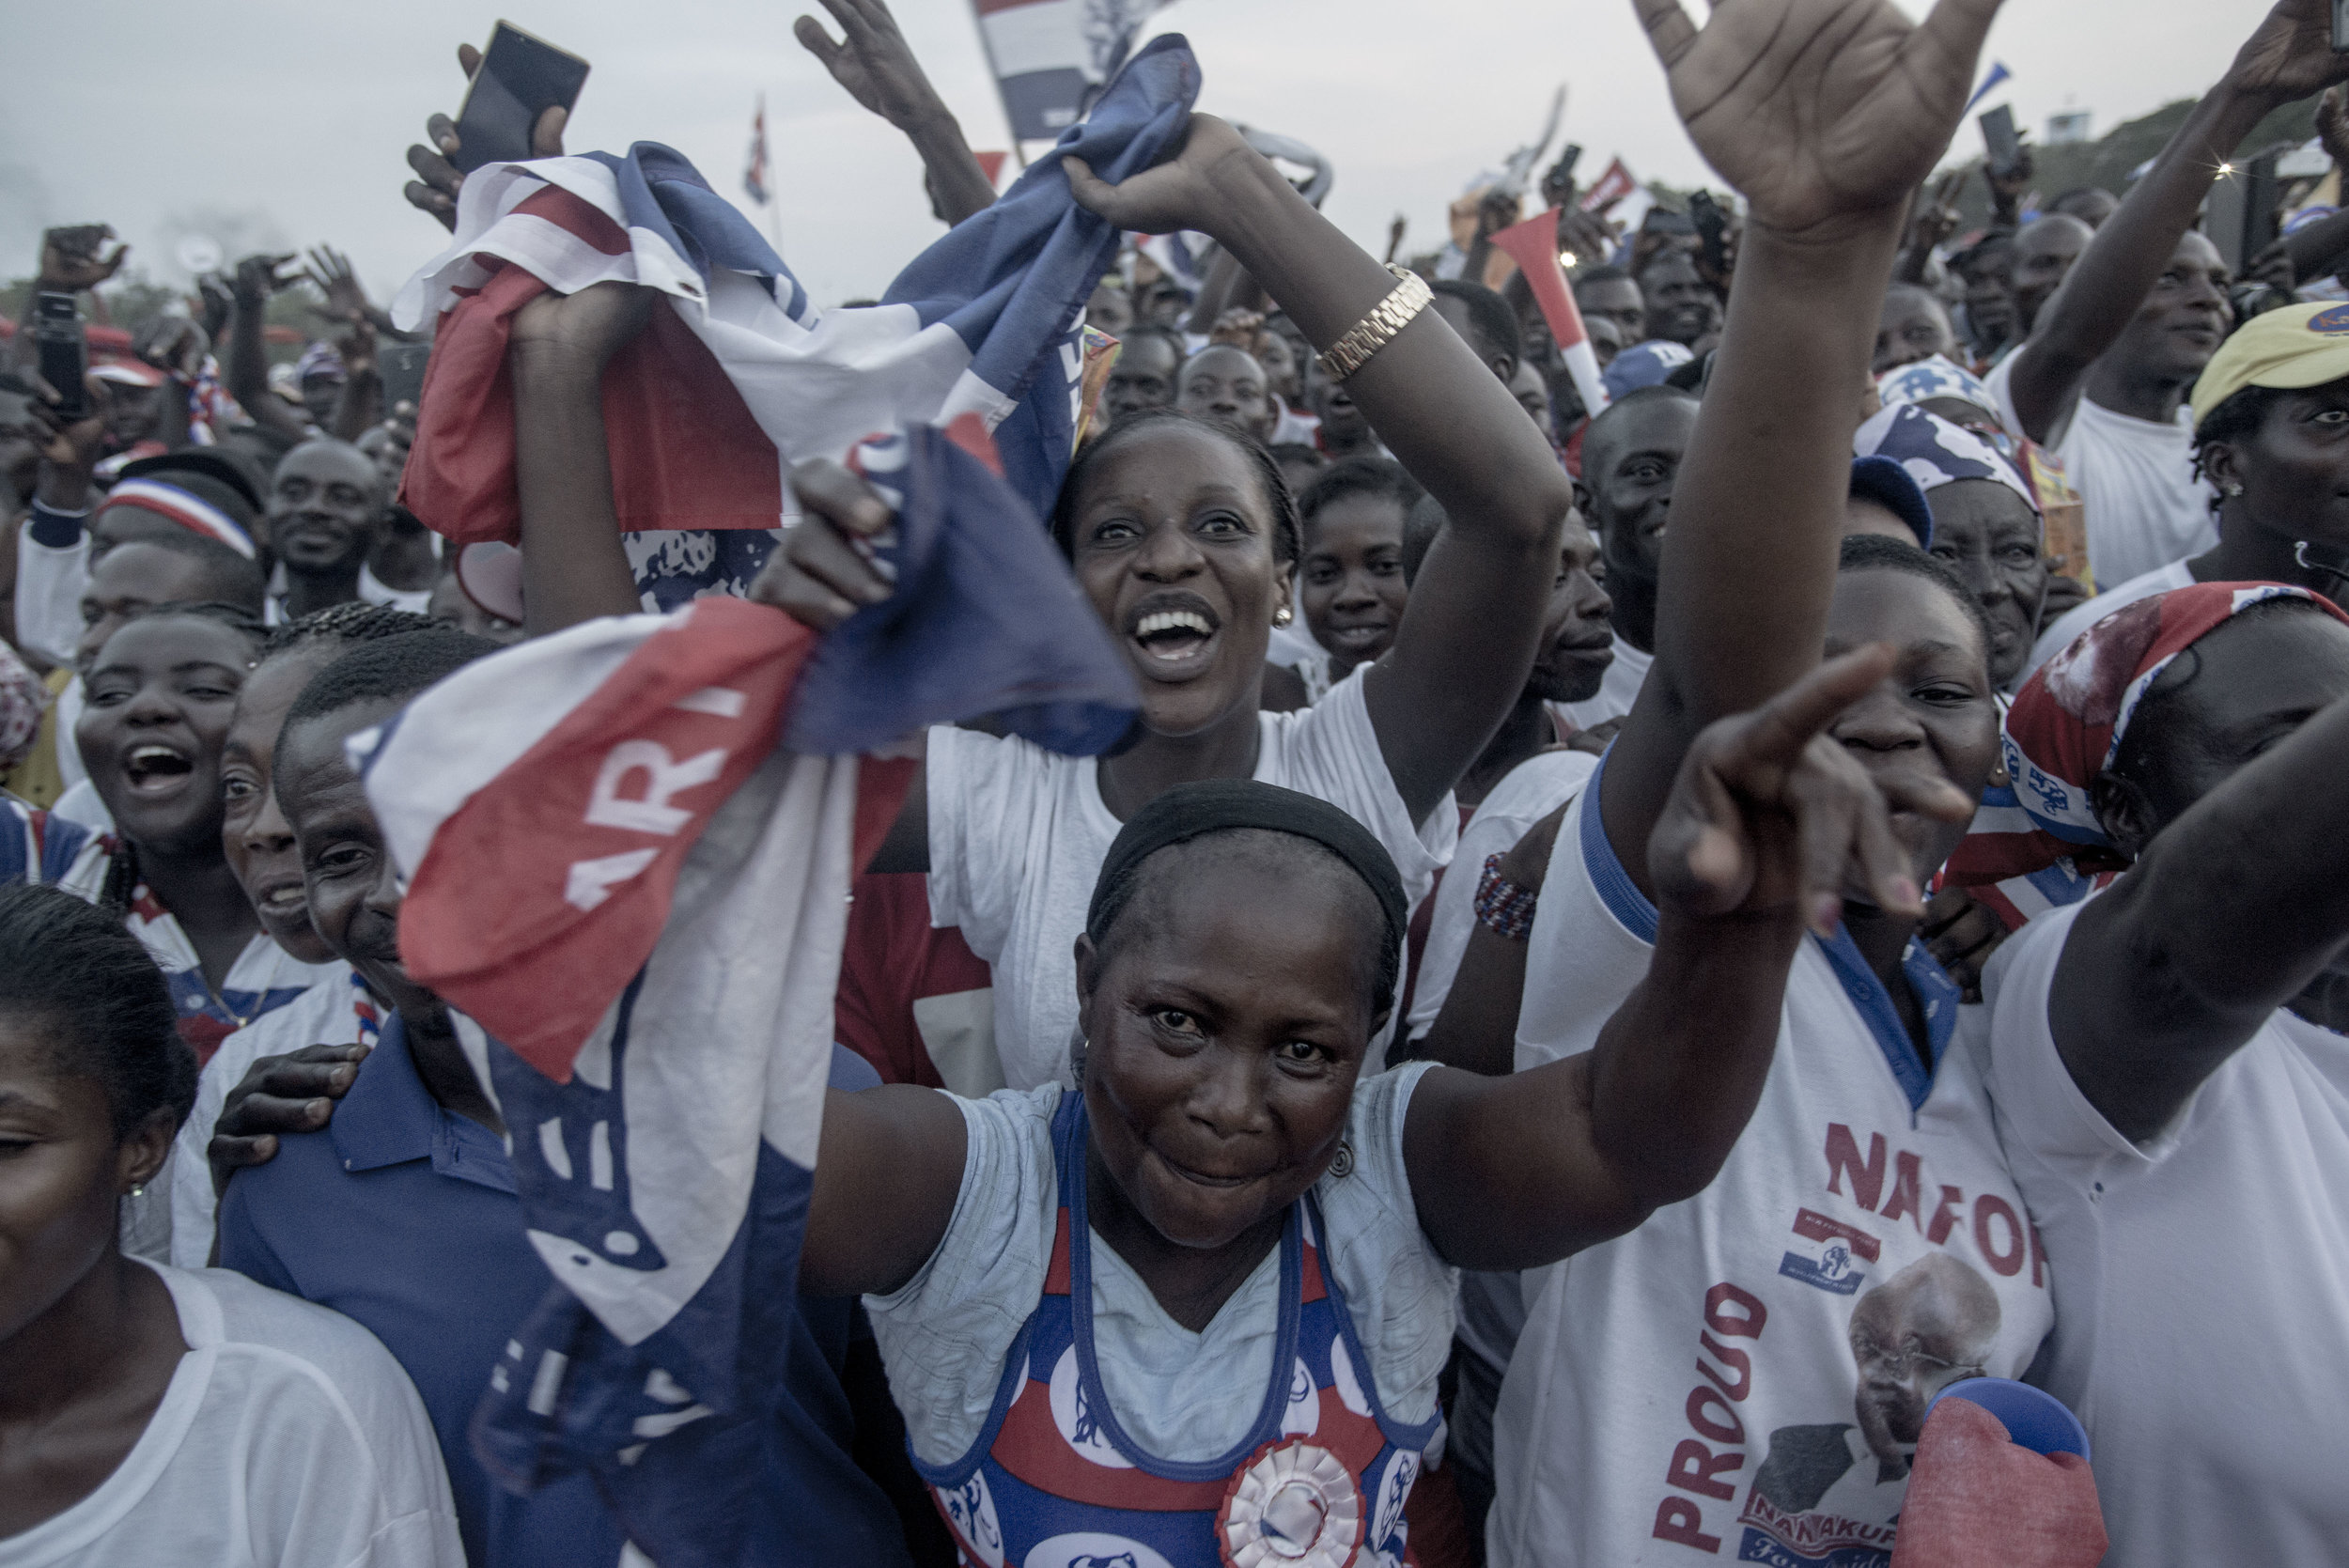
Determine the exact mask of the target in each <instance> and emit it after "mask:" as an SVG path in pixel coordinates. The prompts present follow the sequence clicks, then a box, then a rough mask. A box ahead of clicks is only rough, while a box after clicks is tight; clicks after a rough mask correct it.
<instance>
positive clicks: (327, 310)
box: [302, 245, 367, 321]
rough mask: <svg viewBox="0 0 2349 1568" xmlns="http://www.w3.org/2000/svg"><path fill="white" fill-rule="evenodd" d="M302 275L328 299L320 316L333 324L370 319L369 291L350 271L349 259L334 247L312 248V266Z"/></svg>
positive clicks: (320, 311) (304, 269)
mask: <svg viewBox="0 0 2349 1568" xmlns="http://www.w3.org/2000/svg"><path fill="white" fill-rule="evenodd" d="M302 275H303V277H305V278H308V279H309V280H310V282H311V283H313V284H315V285H316V286H317V287H318V291H319V293H321V294H323V295H325V296H326V303H325V305H324V306H323V307H322V308H321V309H320V310H319V314H320V315H321V316H324V317H326V318H328V319H329V320H333V321H359V320H364V319H366V316H367V291H366V289H364V288H362V287H359V280H358V278H357V277H356V276H354V275H353V274H352V272H351V271H350V257H349V256H344V255H343V254H341V253H340V252H339V251H336V250H335V249H334V247H333V246H331V245H317V246H313V247H312V248H311V251H310V264H309V265H308V266H307V267H305V268H303V271H302Z"/></svg>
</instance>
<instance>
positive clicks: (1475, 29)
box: [0, 0, 2266, 303]
mask: <svg viewBox="0 0 2349 1568" xmlns="http://www.w3.org/2000/svg"><path fill="white" fill-rule="evenodd" d="M1904 4H1906V5H1908V7H1909V8H1910V9H1911V10H1912V11H1914V10H1915V9H1916V8H1917V4H1918V0H1904ZM500 8H503V14H505V15H506V17H508V18H509V19H510V20H511V21H513V22H514V23H516V24H517V25H519V26H522V27H525V28H528V29H529V30H531V31H533V32H536V33H537V34H539V35H540V36H542V37H545V38H547V39H551V40H552V41H553V42H556V43H558V44H561V45H563V46H565V47H566V48H568V49H571V50H573V51H575V52H576V53H578V54H583V55H585V56H586V57H587V58H588V59H589V60H590V61H591V62H593V66H594V74H593V75H592V76H591V77H590V78H589V80H588V83H587V87H586V91H585V93H584V95H583V98H582V100H581V102H580V106H579V111H578V114H577V116H576V117H575V118H574V119H573V121H572V129H571V132H570V137H569V145H570V147H572V148H573V149H574V150H588V149H594V148H608V149H614V150H616V149H619V148H621V147H625V146H626V145H627V144H628V143H629V142H630V141H634V140H639V139H643V140H653V141H662V142H666V143H668V144H670V145H671V146H673V147H677V148H678V149H679V150H681V151H683V152H684V153H685V154H686V155H687V156H689V157H691V158H692V160H693V161H694V162H695V163H697V164H698V165H699V166H700V167H701V169H702V171H703V173H704V174H705V175H706V176H707V177H708V179H709V180H710V182H711V183H712V184H713V185H715V186H716V187H717V188H718V189H719V190H720V191H722V192H723V193H725V194H729V195H732V196H734V197H735V198H736V199H737V200H738V201H740V200H742V199H743V198H742V196H741V172H742V166H743V157H744V152H745V149H746V147H747V144H748V132H749V125H750V117H751V107H752V101H753V100H754V97H755V95H756V94H758V93H759V92H761V91H764V92H765V93H766V94H767V100H768V118H769V125H770V135H771V139H772V144H773V152H774V173H773V186H774V189H775V191H776V193H777V201H778V217H779V221H780V224H781V227H782V231H783V239H784V254H785V256H786V257H787V258H788V260H789V261H790V263H791V265H792V267H793V269H794V270H795V271H796V272H798V273H799V275H800V277H801V280H802V281H803V282H804V283H805V284H806V285H807V287H809V289H810V290H811V291H812V292H813V293H814V294H815V296H816V298H817V300H818V301H819V302H823V303H832V302H836V301H838V300H841V299H843V298H847V297H849V296H852V295H857V294H869V293H878V292H879V290H880V289H881V287H884V286H885V285H886V284H887V282H888V281H889V279H890V277H891V276H892V275H894V272H896V271H897V269H898V268H899V267H901V266H902V265H903V264H904V263H905V262H906V261H907V260H908V259H909V258H910V257H911V256H913V255H914V254H916V253H917V252H918V251H919V250H920V249H921V248H922V247H923V246H924V245H926V244H927V243H928V242H929V241H931V240H933V239H935V238H936V237H937V236H938V235H939V234H940V233H941V232H942V230H941V228H940V226H939V225H937V224H936V223H935V222H934V221H933V220H932V219H931V218H930V216H929V213H928V206H927V203H926V200H925V199H924V197H923V194H922V190H921V181H920V172H919V170H920V165H919V163H918V162H917V161H916V159H915V158H914V156H913V153H912V151H911V150H910V148H909V147H907V146H906V144H905V143H904V141H903V140H902V139H901V138H899V137H898V136H897V134H896V132H894V131H892V130H891V129H890V128H889V127H888V126H887V125H885V124H883V123H882V122H881V121H879V119H877V118H875V117H873V116H869V115H866V114H865V113H864V112H863V110H862V109H860V108H858V107H857V106H856V105H855V104H854V103H853V102H852V101H850V100H849V99H848V96H847V95H846V94H844V93H843V92H841V90H840V89H839V88H838V87H836V86H835V85H833V84H832V80H831V79H830V78H829V77H828V76H826V75H825V74H824V72H823V70H822V69H821V68H820V67H818V66H817V64H816V63H815V61H814V60H813V59H812V58H810V57H809V56H808V55H807V54H805V53H804V52H803V51H802V50H801V48H800V46H799V44H798V42H797V41H796V40H795V39H793V38H792V36H791V31H790V23H791V21H792V18H793V17H794V16H796V15H798V14H799V11H800V9H801V7H800V6H797V5H792V4H784V5H774V4H769V3H765V0H659V3H658V4H653V3H647V0H490V4H488V5H482V4H463V5H460V4H457V3H455V0H402V3H401V4H398V5H389V6H386V5H361V4H355V3H353V0H328V3H324V4H321V3H320V0H236V3H235V4H233V5H220V4H196V5H191V4H188V3H187V0H84V3H83V4H80V5H74V6H37V5H35V4H33V3H32V0H0V26H5V32H6V36H7V37H8V40H9V48H8V56H9V61H10V66H9V70H8V85H7V86H6V88H5V89H0V277H7V276H19V275H23V273H25V272H29V271H30V270H31V267H32V263H33V259H34V246H35V242H36V240H37V237H38V235H39V231H40V229H41V228H42V227H44V226H46V225H51V224H59V223H73V222H91V221H104V222H108V223H112V224H113V225H115V227H116V229H117V231H118V232H119V233H120V234H121V235H122V236H123V237H124V238H126V239H128V240H129V241H131V242H132V256H133V258H134V260H136V261H138V262H140V263H142V264H144V266H145V267H146V268H147V270H148V272H149V273H150V274H151V275H153V276H155V277H158V278H161V279H167V280H172V281H179V280H182V279H184V276H185V274H184V273H183V272H181V270H180V269H179V266H178V264H177V262H176V261H175V260H174V253H175V251H176V248H177V244H178V241H179V239H180V238H181V237H182V236H184V235H185V234H187V233H189V232H192V231H203V232H208V233H210V234H211V235H212V236H213V237H214V238H215V239H217V240H218V241H221V242H222V243H223V244H225V245H226V246H228V247H230V248H231V249H232V251H233V250H236V249H241V248H245V247H246V246H248V245H253V246H257V245H261V244H268V243H278V244H284V245H287V246H288V247H289V248H290V247H291V246H293V245H308V244H311V243H315V242H317V241H321V240H322V241H329V242H331V243H333V244H335V245H337V246H339V247H341V248H343V249H346V250H348V251H350V253H351V255H352V256H353V258H354V260H355V261H356V263H357V266H358V269H359V272H360V275H361V276H362V278H363V279H365V280H366V283H367V285H368V287H369V288H370V290H371V291H373V292H374V293H375V294H376V295H377V297H378V298H379V299H382V298H387V297H388V295H389V294H390V292H391V291H392V290H393V289H394V288H395V287H397V284H398V283H399V281H400V280H401V279H402V278H404V277H405V276H406V275H407V274H408V273H409V272H411V271H412V269H413V268H415V267H416V266H417V265H418V264H419V263H420V262H422V261H424V260H425V259H427V258H428V257H429V256H431V255H432V254H433V253H434V252H435V251H436V250H437V249H438V248H439V246H440V244H441V242H442V234H441V230H440V229H439V227H438V226H437V225H434V224H433V223H432V222H431V221H430V220H429V219H427V218H426V217H424V216H423V215H422V214H420V213H417V212H415V211H413V210H411V209H410V208H408V207H407V205H406V204H405V203H404V202H403V201H402V200H401V199H400V195H399V188H400V185H401V182H402V181H403V179H405V178H406V173H405V168H404V165H403V164H402V162H401V157H402V154H403V152H404V150H405V149H406V147H407V146H408V144H409V143H410V142H412V141H414V140H416V139H418V138H419V137H420V135H421V134H422V128H423V122H424V118H425V116H427V115H428V114H429V113H431V112H432V111H434V110H436V109H443V110H446V111H448V112H450V113H452V114H453V113H454V112H455V109H456V107H457V103H458V100H459V95H460V92H461V86H462V79H461V76H460V74H459V70H458V69H457V66H456V64H455V61H454V53H455V48H456V45H457V44H458V43H459V42H460V41H471V42H473V43H474V44H476V45H477V44H480V43H482V42H484V41H486V39H487V38H488V36H489V32H490V24H491V23H493V22H494V21H495V20H496V19H497V16H498V15H499V14H500ZM808 8H810V9H814V7H812V6H811V7H808ZM2265 9H2266V0H2127V3H2123V0H2008V3H2007V6H2006V8H2005V10H2004V12H2003V14H2002V15H2001V16H2000V18H1999V23H1998V25H1997V27H1996V28H1995V29H1994V30H1993V32H1992V33H1991V36H1990V47H1989V49H1988V51H1987V52H1986V54H1985V55H1984V59H1985V62H1986V61H1988V60H1990V59H1999V60H2003V61H2005V62H2006V64H2007V65H2008V66H2009V67H2010V68H2011V69H2012V70H2014V72H2015V81H2014V83H2013V84H2012V85H2011V86H2010V87H2009V88H2006V89H2002V90H2001V93H2000V94H1999V97H1997V98H1994V99H1992V100H1991V101H1992V102H1996V101H1999V100H2000V99H2001V98H2002V99H2003V100H2004V101H2010V102H2012V104H2013V105H2014V107H2015V114H2016V116H2017V118H2018V119H2019V120H2020V121H2021V123H2023V124H2024V125H2026V126H2028V127H2030V128H2032V129H2033V130H2034V132H2044V128H2045V125H2046V118H2047V116H2049V115H2050V114H2052V113H2055V112H2057V111H2059V110H2061V109H2064V108H2067V107H2077V108H2084V109H2088V110H2090V111H2092V113H2093V114H2094V116H2095V120H2094V129H2095V132H2096V133H2098V134H2101V133H2102V132H2105V131H2106V130H2108V129H2109V128H2110V127H2111V126H2113V125H2114V124H2116V123H2118V122H2120V121H2122V120H2124V119H2128V118H2131V117H2133V116H2138V115H2140V114H2143V113H2145V112H2146V111H2148V110H2150V109H2153V108H2155V107H2157V106H2159V105H2160V104H2162V103H2164V102H2166V101H2170V100H2171V99H2175V98H2180V97H2187V96H2192V95H2195V94H2198V93H2200V92H2201V91H2202V90H2203V89H2204V88H2205V87H2207V86H2208V85H2210V83H2211V81H2212V80H2213V79H2214V78H2215V77H2216V76H2217V73H2218V71H2219V70H2222V69H2223V68H2224V65H2225V63H2226V61H2227V60H2228V59H2229V58H2230V57H2231V56H2232V53H2233V51H2234V49H2235V47H2236V45H2237V44H2238V43H2239V42H2240V41H2241V39H2243V37H2244V36H2245V35H2246V34H2248V32H2249V30H2250V29H2251V27H2252V26H2253V25H2254V24H2255V23H2257V22H2258V20H2259V18H2260V16H2261V15H2262V14H2263V12H2264V11H2265ZM896 10H897V13H898V17H899V21H900V23H901V24H902V26H903V27H904V29H905V32H906V34H907V36H908V38H909V39H910V40H911V41H912V44H913V47H914V49H915V51H916V53H917V54H920V56H921V57H922V59H923V61H924V63H925V64H926V66H927V67H928V69H929V70H930V73H931V76H932V78H933V80H935V81H936V82H937V84H938V85H939V88H940V91H941V93H942V94H943V95H944V96H945V98H946V100H947V102H948V103H949V104H950V105H951V106H952V107H953V109H954V110H955V112H956V113H957V115H958V116H960V117H961V120H962V124H963V128H964V130H965V132H967V133H968V135H969V136H970V139H971V141H972V145H973V146H975V147H1003V146H1004V145H1005V132H1004V129H1003V115H1002V111H1001V109H1000V108H999V107H998V104H997V101H996V99H995V96H994V90H993V85H992V83H991V81H990V80H989V78H988V74H987V70H986V67H985V64H984V62H983V60H982V58H981V55H980V52H979V44H978V36H977V32H976V29H975V26H974V24H973V23H972V16H971V9H970V6H969V4H968V0H896ZM1157 28H1158V30H1160V31H1180V32H1183V33H1186V34H1187V35H1188V36H1189V37H1190V41H1191V45H1192V47H1193V49H1194V50H1195V51H1196V52H1197V54H1198V56H1199V59H1200V62H1201V65H1202V67H1203V68H1204V71H1205V76H1206V87H1205V90H1204V91H1203V92H1202V93H1201V95H1200V106H1201V107H1202V108H1204V109H1206V110H1209V111H1211V112H1213V113H1216V114H1221V115H1223V116H1226V117H1229V118H1233V119H1237V120H1241V121H1244V122H1247V123H1250V124H1252V125H1257V126H1261V127H1263V128H1264V129H1266V130H1269V131H1277V132H1284V133H1287V134H1290V135H1295V136H1299V137H1301V138H1303V139H1304V140H1306V141H1308V142H1310V143H1311V144H1313V145H1314V146H1315V147H1319V148H1320V149H1321V150H1322V151H1323V152H1324V153H1326V154H1327V155H1328V156H1329V157H1330V160H1331V161H1332V162H1333V163H1334V164H1335V165H1336V171H1337V183H1336V187H1335V189H1334V191H1333V192H1332V194H1331V195H1330V201H1329V203H1328V206H1327V210H1328V211H1329V212H1330V216H1331V217H1332V218H1334V219H1335V220H1336V221H1337V222H1338V223H1339V224H1340V225H1343V226H1344V227H1345V228H1346V230H1347V231H1348V232H1349V233H1351V234H1352V235H1353V236H1354V237H1355V238H1356V239H1357V240H1358V241H1361V242H1362V243H1363V244H1365V245H1370V246H1376V247H1381V248H1382V247H1383V245H1384V242H1385V233H1386V226H1387V224H1388V222H1389V220H1390V219H1391V218H1392V217H1393V215H1394V214H1395V213H1397V212H1401V213H1404V214H1406V215H1407V216H1408V218H1409V220H1410V223H1411V234H1410V238H1409V239H1408V240H1407V241H1406V246H1407V248H1423V247H1425V246H1430V245H1433V244H1435V243H1437V242H1438V241H1439V235H1440V230H1441V223H1442V212H1443V207H1444V204H1445V203H1446V201H1448V200H1449V199H1450V198H1451V197H1453V196H1454V195H1456V194H1458V193H1459V191H1460V190H1461V189H1462V187H1463V186H1464V185H1465V184H1466V182H1467V181H1468V180H1469V179H1470V178H1471V177H1472V176H1473V175H1475V174H1476V172H1477V171H1478V170H1479V169H1480V168H1488V167H1493V166H1496V165H1497V164H1498V163H1499V161H1500V160H1501V158H1502V157H1504V156H1505V155H1506V154H1507V153H1508V152H1509V151H1510V150H1511V149H1512V148H1513V147H1517V145H1518V144H1519V143H1521V142H1523V141H1526V140H1528V139H1530V138H1531V137H1532V134H1533V133H1534V132H1536V131H1537V130H1538V129H1539V121H1540V118H1541V116H1542V112H1543V110H1544V108H1545V107H1546V104H1547V101H1548V96H1549V93H1550V91H1551V89H1552V88H1554V87H1555V86H1556V85H1558V84H1559V83H1561V82H1563V83H1566V84H1567V85H1568V86H1569V97H1568V101H1567V107H1566V116H1565V134H1566V136H1567V137H1568V138H1570V139H1572V140H1575V141H1579V142H1580V143H1581V144H1583V146H1584V147H1585V148H1586V149H1587V150H1586V152H1585V162H1584V165H1583V166H1584V169H1585V170H1586V171H1588V172H1589V173H1595V171H1596V170H1597V169H1599V168H1601V167H1603V166H1604V164H1605V162H1606V160H1607V158H1608V157H1609V156H1610V155H1612V154H1615V153H1621V154H1622V155H1623V156H1624V158H1625V159H1626V161H1627V162H1628V163H1630V165H1631V167H1632V169H1633V170H1634V172H1635V173H1637V174H1639V175H1640V176H1641V177H1642V178H1657V179H1669V180H1672V181H1673V182H1674V183H1682V184H1687V183H1695V182H1697V181H1699V180H1700V179H1702V178H1703V166H1702V164H1701V163H1700V161H1699V159H1698V158H1697V156H1696V152H1695V149H1694V148H1693V147H1690V146H1689V144H1688V140H1687V138H1686V137H1685V136H1684V135H1683V134H1682V133H1681V132H1680V129H1679V126H1678V123H1677V122H1676V121H1675V120H1674V119H1673V118H1672V111H1671V106H1670V104H1669V102H1668V101H1666V99H1665V95H1664V85H1663V76H1662V72H1661V70H1659V69H1658V67H1657V64H1656V62H1655V59H1654V56H1653V55H1652V54H1650V53H1649V50H1648V47H1647V44H1646V42H1645V40H1644V39H1642V38H1641V35H1640V32H1639V28H1638V25H1637V23H1636V22H1635V20H1634V16H1633V12H1632V9H1631V6H1630V4H1629V0H1563V3H1561V0H1434V3H1430V0H1176V3H1175V4H1174V5H1173V6H1170V7H1169V8H1167V9H1166V10H1164V11H1162V12H1160V13H1159V18H1158V21H1157ZM1978 140H1979V138H1978V137H1977V136H1976V134H1975V133H1974V132H1972V131H1971V130H1970V129H1968V130H1967V131H1965V132H1961V135H1960V138H1959V141H1958V144H1957V148H1956V152H1957V154H1958V155H1960V156H1967V155H1971V154H1972V153H1974V152H1977V151H1978V150H1979V148H1978V147H1976V146H1975V145H1974V144H1975V143H1976V142H1977V141H1978ZM746 205H747V204H746ZM754 217H757V218H759V219H760V221H761V222H764V221H765V217H764V214H763V213H758V212H757V211H756V210H754Z"/></svg>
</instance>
